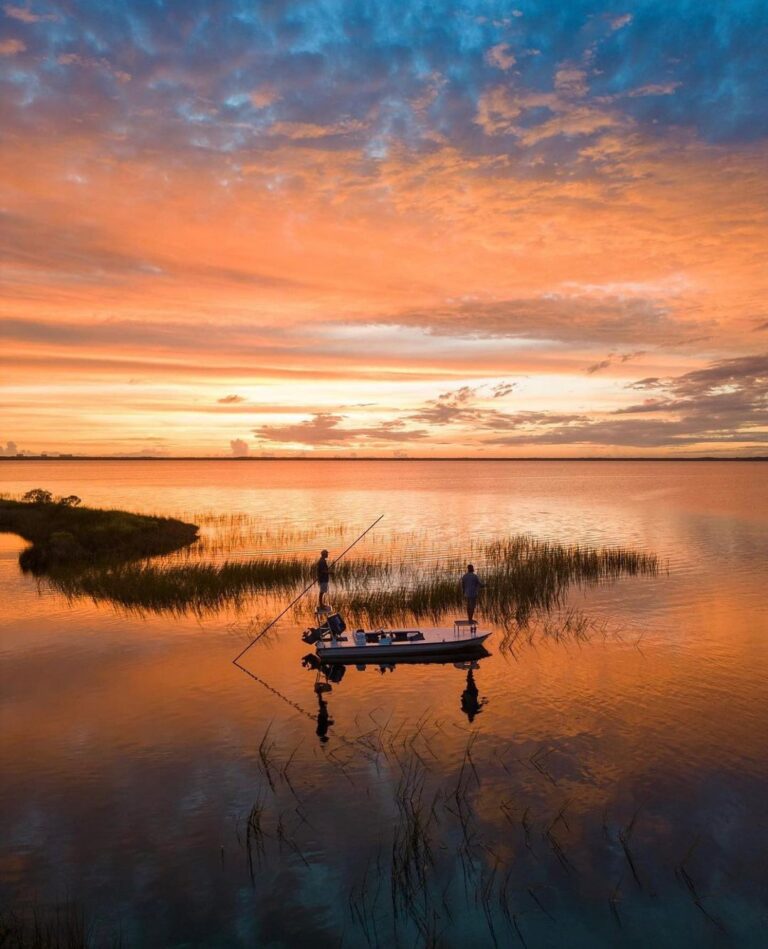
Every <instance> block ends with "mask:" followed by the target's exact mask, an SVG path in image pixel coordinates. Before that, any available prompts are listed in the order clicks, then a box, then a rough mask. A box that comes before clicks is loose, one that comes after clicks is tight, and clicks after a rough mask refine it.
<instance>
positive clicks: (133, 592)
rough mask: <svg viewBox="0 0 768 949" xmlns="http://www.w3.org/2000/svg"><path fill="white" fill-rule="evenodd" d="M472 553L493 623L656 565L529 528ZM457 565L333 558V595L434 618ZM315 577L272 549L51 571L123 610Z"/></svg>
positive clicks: (349, 608) (239, 593) (354, 608)
mask: <svg viewBox="0 0 768 949" xmlns="http://www.w3.org/2000/svg"><path fill="white" fill-rule="evenodd" d="M425 553H426V552H425ZM477 554H478V555H479V556H477V557H476V558H475V560H476V563H477V565H478V573H479V575H480V576H481V578H482V580H483V581H484V583H485V588H484V590H483V593H482V603H483V612H484V615H485V616H486V618H487V619H489V620H491V621H493V622H501V623H506V622H509V621H511V620H515V621H517V622H525V621H526V619H527V618H528V617H529V616H530V614H531V613H532V612H533V611H535V610H547V609H551V608H553V607H555V606H558V605H560V604H561V602H562V600H563V597H564V595H565V593H566V591H567V590H568V588H569V587H570V586H571V585H573V584H581V585H585V584H594V583H599V582H600V581H602V580H614V579H616V578H618V577H621V576H637V575H654V574H656V573H657V572H658V559H657V557H656V556H655V555H653V554H648V553H642V552H638V551H633V550H628V549H625V548H595V547H583V546H580V545H570V546H566V545H562V544H556V543H552V542H549V541H540V540H536V539H535V538H532V537H528V536H517V537H511V538H508V539H506V540H498V541H494V542H492V543H489V544H486V545H484V546H483V547H482V548H480V549H478V550H477ZM424 564H428V566H424ZM463 571H464V564H463V563H462V562H460V561H458V560H456V559H449V560H443V561H438V562H435V561H434V560H431V561H430V560H429V559H428V558H427V557H426V556H425V557H424V558H423V559H421V558H419V557H416V558H414V559H412V560H409V561H402V562H397V561H395V560H392V559H389V558H388V557H385V556H375V557H355V558H349V559H347V560H344V561H341V562H340V563H338V564H335V565H334V566H333V571H332V581H333V603H334V606H335V607H336V608H337V609H339V610H342V611H344V612H345V614H347V618H348V620H349V621H351V622H362V623H369V624H374V625H379V624H382V623H388V622H389V623H391V622H393V621H408V620H413V619H417V620H418V619H422V618H430V619H435V620H437V619H438V618H440V617H441V616H444V615H445V614H446V613H448V612H450V611H453V610H458V609H461V607H462V606H463V597H462V593H461V589H460V586H459V582H458V579H459V577H460V575H461V573H463ZM313 576H314V564H313V561H312V560H310V559H306V558H302V557H297V556H292V557H279V556H274V555H272V556H262V557H255V558H252V559H250V560H244V561H225V562H224V563H221V564H206V563H172V564H165V565H163V564H156V563H149V562H134V563H124V564H116V565H113V566H106V567H98V566H95V567H91V568H88V569H85V570H72V571H60V572H56V573H54V574H53V575H52V576H51V577H50V582H51V583H52V584H53V585H54V586H55V587H56V588H57V589H58V590H60V591H61V592H63V593H65V594H66V595H68V596H78V595H86V596H89V597H91V598H92V599H94V600H95V601H109V602H113V603H116V604H118V605H120V606H123V607H126V608H129V609H139V610H140V609H146V610H153V611H163V610H167V611H170V612H176V613H183V612H194V613H202V612H205V611H209V610H216V609H220V608H223V607H225V606H232V605H234V606H238V605H240V604H242V603H243V602H244V601H245V599H246V598H247V597H248V596H250V595H253V594H264V593H284V594H285V595H289V594H290V593H297V592H298V591H299V590H300V589H301V586H302V585H308V584H310V583H311V581H312V579H313Z"/></svg>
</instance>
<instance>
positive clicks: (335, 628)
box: [301, 611, 347, 646]
mask: <svg viewBox="0 0 768 949" xmlns="http://www.w3.org/2000/svg"><path fill="white" fill-rule="evenodd" d="M321 615H323V614H321V613H320V612H319V611H318V613H317V618H318V619H320V617H321ZM346 628H347V624H346V623H345V622H344V620H343V619H342V617H341V614H339V613H329V614H328V615H327V616H326V617H325V621H324V622H322V623H320V624H319V625H318V626H310V627H309V629H307V630H305V631H304V633H303V635H302V637H301V638H302V639H303V640H304V642H305V643H307V645H309V646H311V645H312V644H313V643H316V642H319V641H320V640H321V639H329V640H330V639H338V637H340V636H341V635H342V633H343V632H344V630H345V629H346Z"/></svg>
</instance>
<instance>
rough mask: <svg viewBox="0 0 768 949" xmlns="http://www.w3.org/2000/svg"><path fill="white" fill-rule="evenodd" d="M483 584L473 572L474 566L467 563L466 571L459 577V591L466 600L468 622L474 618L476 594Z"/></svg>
mask: <svg viewBox="0 0 768 949" xmlns="http://www.w3.org/2000/svg"><path fill="white" fill-rule="evenodd" d="M484 586H485V584H484V583H483V581H482V580H481V579H480V577H478V575H477V574H476V573H475V568H474V567H473V566H472V564H471V563H468V564H467V572H466V573H465V574H464V576H463V577H462V578H461V592H462V593H463V594H464V599H465V600H466V602H467V619H468V620H469V622H470V623H472V622H474V619H475V607H476V606H477V594H478V593H479V592H480V589H481V588H482V587H484Z"/></svg>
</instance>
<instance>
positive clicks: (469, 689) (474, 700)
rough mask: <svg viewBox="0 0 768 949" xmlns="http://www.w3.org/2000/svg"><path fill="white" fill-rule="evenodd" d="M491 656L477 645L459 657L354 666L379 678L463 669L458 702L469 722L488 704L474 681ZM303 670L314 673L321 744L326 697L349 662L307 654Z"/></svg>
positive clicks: (326, 717) (325, 731) (326, 716)
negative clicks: (406, 670) (402, 671)
mask: <svg viewBox="0 0 768 949" xmlns="http://www.w3.org/2000/svg"><path fill="white" fill-rule="evenodd" d="M490 655H491V654H490V653H489V652H488V650H487V649H486V648H485V647H484V646H483V645H480V644H478V645H477V646H476V647H474V648H472V649H468V650H467V651H466V652H464V653H462V654H460V655H455V654H454V655H451V656H406V657H404V658H402V659H400V658H399V659H397V661H396V662H395V661H393V662H381V661H376V660H374V659H371V660H370V661H368V662H360V661H358V662H356V663H354V667H355V669H357V670H358V671H360V672H363V671H365V669H367V668H368V667H373V668H375V669H377V670H378V671H379V672H380V673H381V674H382V675H386V673H388V672H394V671H395V669H396V668H397V666H401V665H402V666H414V665H419V666H422V665H430V666H452V667H453V668H454V669H461V670H466V673H467V678H466V682H465V684H464V689H463V691H462V693H461V696H460V699H459V703H460V707H461V711H462V712H463V713H464V714H465V715H466V716H467V718H468V719H469V721H470V723H471V722H473V721H474V719H475V716H476V715H479V714H480V712H481V711H482V710H483V707H484V706H485V705H487V703H488V699H487V698H480V691H479V689H478V687H477V683H476V682H475V672H476V671H477V670H478V669H479V668H480V663H481V662H482V661H483V660H484V659H486V658H488V657H489V656H490ZM301 664H302V665H303V666H304V668H305V669H308V670H310V671H311V672H313V673H314V674H315V686H314V690H315V694H316V696H317V705H318V711H317V736H318V738H319V739H320V741H321V742H327V741H328V729H329V727H330V726H331V725H333V724H334V721H333V719H332V718H331V717H330V712H329V709H328V702H327V701H326V699H325V696H326V695H327V694H328V693H329V692H331V691H333V687H334V685H338V684H339V683H340V682H341V681H342V679H343V678H344V676H345V675H346V674H347V670H348V667H349V666H350V665H351V664H352V663H342V662H323V661H322V660H321V659H319V658H318V657H317V656H316V655H315V653H312V652H310V653H307V655H306V656H304V657H303V659H302V660H301Z"/></svg>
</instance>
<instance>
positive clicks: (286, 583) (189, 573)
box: [49, 556, 390, 613]
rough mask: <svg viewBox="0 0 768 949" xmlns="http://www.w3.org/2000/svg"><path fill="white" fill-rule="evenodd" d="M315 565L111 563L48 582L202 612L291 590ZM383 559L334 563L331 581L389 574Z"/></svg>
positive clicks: (142, 604) (292, 561)
mask: <svg viewBox="0 0 768 949" xmlns="http://www.w3.org/2000/svg"><path fill="white" fill-rule="evenodd" d="M313 571H314V564H313V563H312V562H311V561H308V560H305V559H301V558H299V557H275V556H270V557H258V558H252V559H251V560H244V561H225V562H224V563H222V564H205V563H187V564H172V565H170V566H165V567H164V566H158V565H156V564H153V563H149V562H142V563H126V564H116V565H114V566H110V567H103V568H93V569H86V570H83V571H60V572H56V573H54V574H53V575H52V576H51V577H50V578H49V581H50V583H51V584H52V585H53V586H54V587H55V588H56V589H57V590H59V591H60V592H62V593H64V594H65V595H67V596H70V597H72V596H82V595H85V596H89V597H90V598H91V599H93V600H94V601H96V602H100V601H108V602H112V603H116V604H118V605H120V606H124V607H126V608H128V609H145V610H152V611H157V612H160V611H163V610H167V611H169V612H173V613H185V612H191V613H203V612H206V611H209V610H216V609H221V608H223V607H225V606H238V605H239V604H240V603H242V602H243V601H244V600H245V598H246V597H248V596H250V595H252V594H258V593H270V592H280V591H292V590H294V589H296V588H297V587H300V586H301V585H302V584H304V585H307V584H309V583H310V582H311V581H312V578H313ZM389 571H390V565H389V563H388V562H386V561H384V560H379V559H376V560H365V559H359V560H349V561H346V562H344V563H340V564H337V565H336V566H335V567H334V573H333V576H334V583H336V584H337V585H342V586H346V585H348V584H350V583H367V582H368V581H369V580H371V579H373V578H377V579H382V578H384V577H386V576H387V575H388V573H389Z"/></svg>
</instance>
